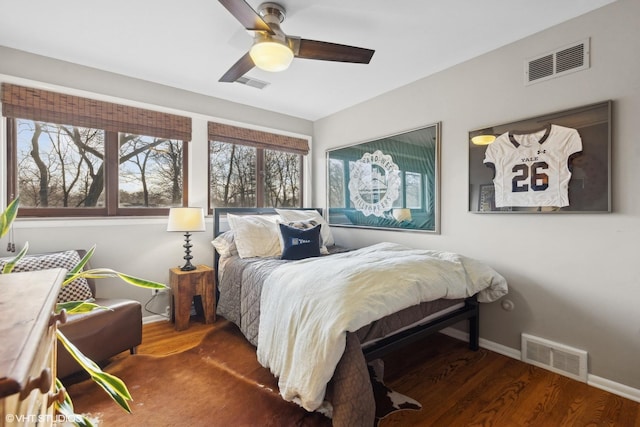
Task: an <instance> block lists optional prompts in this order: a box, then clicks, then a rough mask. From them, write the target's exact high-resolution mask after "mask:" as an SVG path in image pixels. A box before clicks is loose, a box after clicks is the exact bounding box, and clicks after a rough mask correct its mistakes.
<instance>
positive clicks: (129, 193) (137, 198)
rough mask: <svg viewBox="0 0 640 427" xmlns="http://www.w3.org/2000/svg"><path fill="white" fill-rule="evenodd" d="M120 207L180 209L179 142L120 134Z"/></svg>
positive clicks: (180, 147) (180, 167) (180, 163)
mask: <svg viewBox="0 0 640 427" xmlns="http://www.w3.org/2000/svg"><path fill="white" fill-rule="evenodd" d="M119 145H120V174H119V178H120V182H119V193H120V194H119V195H120V201H119V206H120V207H136V206H138V207H140V206H143V207H167V206H182V157H183V151H182V141H175V140H170V139H162V138H153V137H149V136H142V135H132V134H122V133H121V134H120V141H119Z"/></svg>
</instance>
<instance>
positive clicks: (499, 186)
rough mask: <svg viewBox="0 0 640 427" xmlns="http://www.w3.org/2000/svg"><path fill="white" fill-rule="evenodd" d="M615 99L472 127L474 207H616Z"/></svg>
mask: <svg viewBox="0 0 640 427" xmlns="http://www.w3.org/2000/svg"><path fill="white" fill-rule="evenodd" d="M612 106H613V102H612V101H610V100H609V101H604V102H599V103H596V104H590V105H585V106H581V107H577V108H572V109H568V110H562V111H557V112H554V113H549V114H545V115H542V116H537V117H532V118H529V119H524V120H519V121H515V122H510V123H506V124H502V125H497V126H491V127H485V128H482V129H477V130H473V131H470V132H469V211H470V212H473V213H549V214H553V213H608V212H611V209H612V208H611V206H612V205H611V138H612V129H611V128H612Z"/></svg>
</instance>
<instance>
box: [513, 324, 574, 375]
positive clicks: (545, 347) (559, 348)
mask: <svg viewBox="0 0 640 427" xmlns="http://www.w3.org/2000/svg"><path fill="white" fill-rule="evenodd" d="M521 351H522V361H523V362H527V363H530V364H532V365H535V366H539V367H541V368H544V369H548V370H550V371H553V372H556V373H558V374H561V375H564V376H567V377H569V378H573V379H574V380H578V381H582V382H584V383H586V382H587V352H586V351H584V350H579V349H577V348H573V347H569V346H566V345H564V344H559V343H555V342H552V341H549V340H546V339H544V338H538V337H534V336H532V335H528V334H522V349H521Z"/></svg>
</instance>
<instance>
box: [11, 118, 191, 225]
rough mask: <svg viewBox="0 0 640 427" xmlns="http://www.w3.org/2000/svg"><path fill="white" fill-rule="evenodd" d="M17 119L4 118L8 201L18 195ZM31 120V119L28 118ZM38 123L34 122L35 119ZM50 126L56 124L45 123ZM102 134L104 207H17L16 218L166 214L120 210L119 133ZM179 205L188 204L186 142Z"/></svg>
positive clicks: (166, 210) (165, 212)
mask: <svg viewBox="0 0 640 427" xmlns="http://www.w3.org/2000/svg"><path fill="white" fill-rule="evenodd" d="M16 120H17V119H16V118H13V117H7V118H6V129H7V132H6V136H7V194H8V196H9V202H11V201H12V200H14V199H15V198H16V195H17V194H19V187H18V152H17V151H18V149H17V148H18V147H17V125H16ZM27 120H31V119H27ZM34 121H37V120H34ZM47 123H52V124H59V123H53V122H50V121H49V122H47ZM101 130H103V131H104V133H105V135H104V136H105V147H104V148H105V150H104V156H105V158H104V164H105V177H104V192H105V206H104V207H96V208H86V207H78V208H69V207H66V208H60V207H55V208H48V207H47V208H25V207H20V208H19V210H18V218H65V217H70V218H71V217H76V218H77V217H91V218H94V217H97V218H100V217H125V216H126V217H132V216H133V217H135V216H155V215H168V213H169V209H170V207H166V208H145V207H135V208H131V207H129V208H121V207H120V206H119V168H120V159H119V157H120V152H119V132H115V131H110V130H105V129H101ZM182 150H183V156H182V205H183V206H188V203H189V197H188V195H189V179H188V176H189V162H188V159H189V142H188V141H184V140H183V141H182Z"/></svg>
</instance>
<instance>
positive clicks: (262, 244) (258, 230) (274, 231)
mask: <svg viewBox="0 0 640 427" xmlns="http://www.w3.org/2000/svg"><path fill="white" fill-rule="evenodd" d="M227 220H228V221H229V226H230V228H231V230H233V234H234V236H235V239H234V240H235V243H236V247H237V248H238V255H240V258H253V257H271V256H280V254H281V253H282V250H281V249H280V232H279V230H278V224H277V223H276V221H277V220H278V216H277V215H246V216H239V215H232V214H227Z"/></svg>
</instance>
